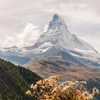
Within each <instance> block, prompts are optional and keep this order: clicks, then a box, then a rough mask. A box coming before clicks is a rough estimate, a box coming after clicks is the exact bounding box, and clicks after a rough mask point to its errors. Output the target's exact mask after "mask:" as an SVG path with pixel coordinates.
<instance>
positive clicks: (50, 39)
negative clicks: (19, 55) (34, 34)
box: [27, 14, 100, 66]
mask: <svg viewBox="0 0 100 100" xmlns="http://www.w3.org/2000/svg"><path fill="white" fill-rule="evenodd" d="M27 50H30V51H32V52H31V53H30V55H29V54H28V55H27V57H28V56H31V57H33V59H34V58H36V57H44V58H48V57H52V56H61V57H63V59H66V60H69V61H72V62H74V63H76V64H78V65H79V64H80V65H84V66H90V65H91V66H100V62H99V61H100V54H99V53H98V52H97V51H96V50H95V49H94V48H93V47H92V46H91V45H89V44H88V43H86V42H85V41H83V40H81V39H79V38H78V37H77V36H76V35H74V34H71V33H70V32H69V30H68V27H67V25H66V24H65V22H64V20H63V18H62V17H60V16H59V15H57V14H55V15H54V16H53V18H52V20H51V21H50V22H49V24H48V28H47V30H46V31H45V32H44V33H43V34H42V35H41V36H40V38H39V39H38V41H37V42H36V43H35V45H34V46H31V47H27Z"/></svg>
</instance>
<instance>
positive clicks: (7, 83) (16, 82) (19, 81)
mask: <svg viewBox="0 0 100 100" xmlns="http://www.w3.org/2000/svg"><path fill="white" fill-rule="evenodd" d="M40 79H42V78H41V77H40V76H38V75H37V74H35V73H32V72H31V71H29V70H27V69H25V68H23V67H20V66H16V65H14V64H12V63H10V62H7V61H4V60H2V59H0V100H33V99H32V98H31V97H29V96H27V95H25V91H27V89H29V85H30V84H31V83H35V82H36V81H37V80H40Z"/></svg>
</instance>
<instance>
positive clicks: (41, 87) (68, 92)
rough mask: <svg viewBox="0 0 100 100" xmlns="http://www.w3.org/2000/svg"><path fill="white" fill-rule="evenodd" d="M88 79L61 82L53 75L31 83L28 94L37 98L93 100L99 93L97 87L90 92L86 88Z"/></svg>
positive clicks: (40, 99) (36, 99) (47, 99)
mask: <svg viewBox="0 0 100 100" xmlns="http://www.w3.org/2000/svg"><path fill="white" fill-rule="evenodd" d="M86 84H87V82H86V81H74V82H72V81H65V82H60V81H59V77H58V76H52V77H49V78H47V79H44V80H40V81H38V82H37V83H36V84H35V85H33V84H32V85H31V86H30V88H31V90H28V91H26V94H27V95H30V96H33V97H34V98H35V100H93V97H94V95H95V94H99V93H100V92H99V90H98V89H97V88H93V92H92V93H89V92H88V91H87V90H86V89H84V85H86Z"/></svg>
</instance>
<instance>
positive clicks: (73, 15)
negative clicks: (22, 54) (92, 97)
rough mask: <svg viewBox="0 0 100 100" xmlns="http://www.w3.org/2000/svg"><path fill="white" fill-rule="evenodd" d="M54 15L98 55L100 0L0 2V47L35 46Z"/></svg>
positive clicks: (99, 45) (99, 43)
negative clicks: (62, 20)
mask: <svg viewBox="0 0 100 100" xmlns="http://www.w3.org/2000/svg"><path fill="white" fill-rule="evenodd" d="M55 13H57V14H59V15H60V16H62V17H63V18H64V20H65V22H66V24H67V26H68V28H69V30H70V31H71V33H72V34H76V35H77V36H78V37H80V38H82V39H84V40H85V41H87V42H88V43H90V44H91V45H92V46H93V47H95V48H96V49H97V50H98V51H99V52H100V33H99V32H100V0H0V47H1V48H5V47H11V46H14V45H16V46H18V47H23V46H25V45H29V44H30V45H31V43H35V41H36V40H37V39H38V38H39V36H40V34H41V33H42V31H43V29H44V27H45V26H46V25H47V24H48V21H49V20H50V19H51V18H52V16H53V15H54V14H55Z"/></svg>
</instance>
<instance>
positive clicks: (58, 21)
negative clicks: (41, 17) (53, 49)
mask: <svg viewBox="0 0 100 100" xmlns="http://www.w3.org/2000/svg"><path fill="white" fill-rule="evenodd" d="M61 26H64V27H66V28H67V25H66V24H65V22H64V20H63V18H62V17H61V16H60V15H58V14H54V15H53V17H52V20H50V22H49V25H48V29H51V28H52V29H55V28H60V27H61Z"/></svg>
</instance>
